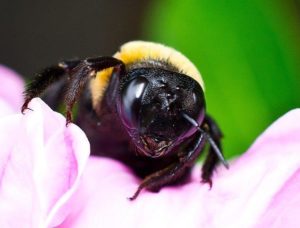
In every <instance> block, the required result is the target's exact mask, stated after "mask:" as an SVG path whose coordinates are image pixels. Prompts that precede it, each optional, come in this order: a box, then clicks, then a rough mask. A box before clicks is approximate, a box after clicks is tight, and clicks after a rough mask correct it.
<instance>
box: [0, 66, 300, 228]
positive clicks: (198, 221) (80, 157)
mask: <svg viewBox="0 0 300 228" xmlns="http://www.w3.org/2000/svg"><path fill="white" fill-rule="evenodd" d="M0 72H1V71H0ZM0 77H1V75H0ZM2 86H3V84H1V85H0V87H1V89H2ZM1 91H2V90H1ZM7 91H10V93H14V90H13V88H11V89H10V90H7ZM0 94H1V96H0V114H1V113H2V111H3V110H4V109H5V108H7V107H8V108H9V109H10V110H15V109H14V108H13V107H14V104H15V103H14V102H12V103H11V101H10V100H8V99H7V95H2V93H0ZM4 103H5V106H1V105H2V104H4ZM3 107H4V108H3ZM30 108H32V109H33V110H34V111H30V110H28V111H27V112H26V115H21V114H15V115H12V114H11V115H8V113H6V114H3V115H2V117H1V118H0V145H1V147H0V227H54V226H55V227H61V228H62V227H228V226H229V227H300V218H299V217H298V214H299V212H300V196H299V194H298V192H299V189H300V184H299V183H300V121H299V119H300V110H299V109H297V110H293V111H291V112H289V113H287V114H286V115H284V116H283V117H281V118H280V119H279V120H277V121H276V122H275V123H274V124H273V125H271V126H270V127H269V128H268V129H267V130H266V131H265V132H264V133H263V134H262V135H261V136H260V137H259V138H258V139H257V140H256V141H255V142H254V144H253V145H252V146H251V148H250V149H249V150H248V151H247V152H246V153H245V154H244V155H242V156H241V157H240V158H238V159H236V160H234V161H232V162H231V166H230V169H229V170H226V169H223V168H222V167H219V169H218V170H217V172H216V173H215V176H214V180H213V181H214V185H213V188H212V189H211V190H209V187H208V186H207V185H203V184H201V183H200V173H199V172H200V171H199V170H200V167H199V166H197V167H195V169H194V173H193V181H192V182H191V183H188V184H186V185H183V186H180V187H165V188H163V189H162V190H161V191H160V192H159V193H158V194H156V193H151V192H147V191H143V192H142V193H141V194H140V196H139V197H138V198H137V199H136V200H135V201H133V202H131V201H129V200H128V199H127V197H129V196H131V195H132V193H133V192H134V191H135V190H136V188H137V186H138V184H139V182H140V180H139V179H138V178H136V177H135V176H134V175H133V174H132V173H131V171H130V169H129V168H128V167H125V166H124V165H123V164H121V163H119V162H118V161H114V160H111V159H106V158H96V157H90V158H89V159H88V161H87V157H88V151H89V149H88V142H87V140H86V137H85V135H84V134H83V133H82V132H81V130H80V129H79V128H78V127H76V126H75V125H73V124H72V125H70V126H69V127H67V128H65V119H64V118H63V116H61V115H60V114H57V113H55V112H53V111H51V109H50V108H49V107H47V106H46V105H45V104H44V103H43V102H42V101H41V100H40V99H35V100H33V101H32V102H31V103H30ZM3 113H4V112H3ZM86 161H87V162H86Z"/></svg>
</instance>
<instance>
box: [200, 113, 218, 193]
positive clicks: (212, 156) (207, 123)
mask: <svg viewBox="0 0 300 228" xmlns="http://www.w3.org/2000/svg"><path fill="white" fill-rule="evenodd" d="M202 126H203V128H208V129H207V130H208V132H209V135H210V136H211V137H212V139H213V140H214V141H215V144H216V146H217V147H218V148H219V149H220V151H221V152H222V148H221V138H222V137H223V134H222V132H221V130H220V128H219V127H218V125H217V124H216V122H215V121H214V120H213V119H212V118H211V117H209V116H206V117H205V119H204V124H203V125H202ZM213 150H214V149H213V147H212V146H210V147H209V151H208V155H207V157H206V159H205V161H204V164H203V166H202V175H201V178H202V181H201V182H202V183H207V184H209V186H210V188H211V187H212V180H211V178H212V175H213V171H214V170H215V168H216V166H217V164H218V161H219V158H218V156H217V155H216V153H215V152H214V151H213Z"/></svg>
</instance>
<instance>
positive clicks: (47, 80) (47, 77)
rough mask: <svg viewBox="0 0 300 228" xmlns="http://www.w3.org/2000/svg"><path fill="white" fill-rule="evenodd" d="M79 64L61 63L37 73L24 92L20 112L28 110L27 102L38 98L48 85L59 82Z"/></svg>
mask: <svg viewBox="0 0 300 228" xmlns="http://www.w3.org/2000/svg"><path fill="white" fill-rule="evenodd" d="M79 62H80V61H78V60H75V61H65V62H61V63H59V64H57V65H54V66H50V67H47V68H45V69H43V70H42V71H40V72H39V73H37V74H36V75H35V77H34V79H33V80H32V82H31V83H29V85H28V86H27V89H26V90H25V92H24V95H25V99H24V104H23V106H22V112H24V111H25V110H26V109H27V108H28V104H29V102H30V101H31V100H32V99H33V98H34V97H38V96H40V95H41V94H42V93H43V92H44V91H45V89H46V88H47V87H48V86H49V85H50V84H52V83H54V82H57V81H59V80H61V79H62V76H64V75H65V74H66V73H68V72H69V71H70V70H71V69H72V68H74V67H75V66H76V65H77V64H78V63H79Z"/></svg>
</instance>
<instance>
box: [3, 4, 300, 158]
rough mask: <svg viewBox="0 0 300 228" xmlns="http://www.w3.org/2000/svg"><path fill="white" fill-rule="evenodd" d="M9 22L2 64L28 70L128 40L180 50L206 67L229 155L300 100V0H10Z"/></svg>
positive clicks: (210, 102)
mask: <svg viewBox="0 0 300 228" xmlns="http://www.w3.org/2000/svg"><path fill="white" fill-rule="evenodd" d="M0 27H1V29H2V33H1V38H0V50H1V52H0V63H2V64H5V65H7V66H9V67H11V68H13V69H15V70H16V71H18V72H19V73H20V74H21V75H23V76H24V77H26V78H27V79H30V78H31V77H32V76H33V75H34V73H35V72H36V71H38V70H39V69H41V68H43V67H45V66H48V65H50V64H53V63H57V62H58V61H60V60H64V59H70V58H76V57H79V58H85V57H88V56H99V55H112V54H113V53H114V52H115V51H116V50H117V49H118V47H119V46H120V45H121V44H122V43H125V42H127V41H129V40H136V39H144V40H154V41H157V42H161V43H164V44H167V45H170V46H173V47H174V48H176V49H178V50H180V51H181V52H182V53H184V54H185V55H186V56H187V57H188V58H190V59H191V60H192V61H193V62H194V63H195V65H196V66H197V67H198V68H199V70H200V72H201V73H202V76H203V78H204V81H205V83H206V101H207V109H208V112H209V113H210V114H211V115H212V116H213V117H214V118H215V119H216V121H217V122H218V123H219V125H220V126H221V128H222V130H223V132H224V135H225V138H224V151H225V154H226V157H230V156H234V155H237V154H240V153H243V152H244V151H245V150H247V148H248V147H249V146H250V145H251V143H253V140H254V139H255V138H256V137H257V136H258V135H259V134H260V133H261V132H263V130H264V129H265V128H266V127H267V126H269V125H270V124H271V123H272V122H273V121H274V120H275V119H277V118H278V117H279V116H281V115H283V114H284V113H286V112H287V111H288V110H291V109H293V108H295V107H299V106H300V92H299V90H300V0H280V1H279V0H273V1H267V0H243V1H241V0H226V1H224V0H214V1H213V0H186V1H182V0H126V1H124V0H109V1H107V0H86V1H80V0H73V1H60V0H52V1H34V0H27V1H2V2H1V6H0Z"/></svg>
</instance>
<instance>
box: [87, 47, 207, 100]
mask: <svg viewBox="0 0 300 228" xmlns="http://www.w3.org/2000/svg"><path fill="white" fill-rule="evenodd" d="M114 57H115V58H117V59H120V60H121V61H123V62H124V64H125V65H129V64H132V63H135V62H138V61H142V60H147V59H153V60H165V61H167V62H168V63H170V64H171V65H173V66H175V67H176V68H178V69H180V72H181V73H183V74H185V75H187V76H190V77H191V78H193V79H194V80H195V81H197V82H198V83H199V84H200V86H201V87H202V89H203V90H204V82H203V80H202V77H201V74H200V72H199V71H198V70H197V68H196V67H195V65H194V64H193V63H192V62H191V61H190V60H189V59H188V58H186V57H185V56H184V55H183V54H181V53H180V52H178V51H176V50H175V49H173V48H170V47H167V46H164V45H162V44H158V43H153V42H146V41H131V42H128V43H125V44H123V45H122V46H121V48H120V51H118V52H117V53H116V54H115V55H114ZM112 70H113V69H112V68H108V69H106V70H103V71H100V72H98V73H97V75H96V77H95V79H93V80H91V83H90V87H91V91H92V99H93V104H94V105H96V104H97V103H98V104H99V101H101V100H102V97H103V95H104V93H105V90H106V88H107V86H108V83H109V79H110V76H111V74H112Z"/></svg>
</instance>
